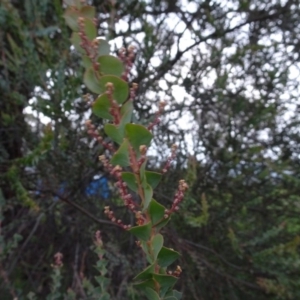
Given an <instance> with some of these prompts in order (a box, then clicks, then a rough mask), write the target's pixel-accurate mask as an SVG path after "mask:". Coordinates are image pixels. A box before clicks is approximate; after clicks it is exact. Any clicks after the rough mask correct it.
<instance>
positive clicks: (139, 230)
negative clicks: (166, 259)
mask: <svg viewBox="0 0 300 300" xmlns="http://www.w3.org/2000/svg"><path fill="white" fill-rule="evenodd" d="M128 231H129V232H131V233H132V234H133V235H134V236H136V237H137V238H138V239H140V240H142V241H145V242H146V241H148V240H149V239H150V236H151V223H147V224H145V225H139V226H135V227H132V228H130V229H129V230H128Z"/></svg>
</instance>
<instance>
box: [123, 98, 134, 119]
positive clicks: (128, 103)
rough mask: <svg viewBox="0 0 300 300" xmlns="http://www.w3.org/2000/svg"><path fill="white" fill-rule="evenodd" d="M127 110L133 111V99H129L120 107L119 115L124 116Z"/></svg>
mask: <svg viewBox="0 0 300 300" xmlns="http://www.w3.org/2000/svg"><path fill="white" fill-rule="evenodd" d="M128 111H131V112H132V111H133V101H132V100H131V99H130V100H128V101H126V102H125V103H124V105H123V106H122V108H121V116H124V115H125V114H126V113H127V112H128Z"/></svg>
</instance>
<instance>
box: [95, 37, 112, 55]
mask: <svg viewBox="0 0 300 300" xmlns="http://www.w3.org/2000/svg"><path fill="white" fill-rule="evenodd" d="M97 40H98V43H99V47H98V55H99V56H101V55H108V54H109V53H110V46H109V43H108V42H107V41H106V40H103V39H97Z"/></svg>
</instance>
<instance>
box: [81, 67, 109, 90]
mask: <svg viewBox="0 0 300 300" xmlns="http://www.w3.org/2000/svg"><path fill="white" fill-rule="evenodd" d="M83 82H84V84H85V85H86V86H87V88H88V89H89V90H90V91H92V92H93V93H96V94H101V93H102V92H104V91H103V89H102V88H101V85H100V83H99V80H98V79H97V75H96V73H95V71H94V70H93V68H90V69H88V70H86V71H85V73H84V76H83Z"/></svg>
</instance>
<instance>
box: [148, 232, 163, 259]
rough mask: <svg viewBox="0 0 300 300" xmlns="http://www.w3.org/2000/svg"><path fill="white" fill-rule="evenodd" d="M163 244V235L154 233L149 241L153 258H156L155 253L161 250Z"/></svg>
mask: <svg viewBox="0 0 300 300" xmlns="http://www.w3.org/2000/svg"><path fill="white" fill-rule="evenodd" d="M163 244H164V238H163V236H162V235H161V234H156V235H155V236H154V237H153V239H152V241H151V245H152V249H153V259H154V260H156V258H157V255H158V253H159V252H160V251H161V249H162V246H163Z"/></svg>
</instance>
